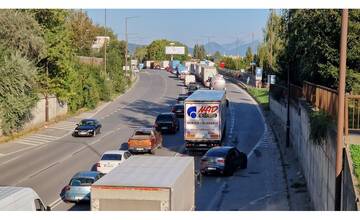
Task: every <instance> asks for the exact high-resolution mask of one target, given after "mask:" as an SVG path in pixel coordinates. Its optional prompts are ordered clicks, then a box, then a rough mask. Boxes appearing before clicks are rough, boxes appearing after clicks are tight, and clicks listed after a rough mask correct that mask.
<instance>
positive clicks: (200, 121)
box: [184, 89, 228, 151]
mask: <svg viewBox="0 0 360 220" xmlns="http://www.w3.org/2000/svg"><path fill="white" fill-rule="evenodd" d="M184 105H185V110H184V112H185V117H184V139H185V146H186V149H187V150H189V151H191V150H206V149H209V148H211V147H214V146H220V145H221V142H222V139H223V137H224V133H225V126H226V117H227V109H228V101H227V99H226V93H225V91H224V90H203V89H200V90H196V91H195V92H194V93H193V94H192V95H190V96H189V97H188V98H187V99H186V100H185V102H184Z"/></svg>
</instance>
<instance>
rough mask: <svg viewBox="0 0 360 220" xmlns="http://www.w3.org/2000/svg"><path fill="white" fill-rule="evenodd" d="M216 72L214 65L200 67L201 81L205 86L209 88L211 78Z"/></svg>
mask: <svg viewBox="0 0 360 220" xmlns="http://www.w3.org/2000/svg"><path fill="white" fill-rule="evenodd" d="M216 74H217V69H216V67H210V66H202V67H201V74H200V78H201V82H202V84H203V85H204V86H205V87H208V88H210V82H211V78H212V77H214V76H215V75H216Z"/></svg>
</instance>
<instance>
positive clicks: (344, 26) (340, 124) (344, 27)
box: [335, 9, 349, 211]
mask: <svg viewBox="0 0 360 220" xmlns="http://www.w3.org/2000/svg"><path fill="white" fill-rule="evenodd" d="M348 18H349V10H348V9H343V10H342V14H341V37H340V68H339V69H340V71H339V88H338V120H337V148H336V167H335V175H336V177H335V211H340V210H341V184H342V183H341V175H342V170H343V148H344V111H345V103H344V102H345V80H346V49H347V35H348V22H349V21H348Z"/></svg>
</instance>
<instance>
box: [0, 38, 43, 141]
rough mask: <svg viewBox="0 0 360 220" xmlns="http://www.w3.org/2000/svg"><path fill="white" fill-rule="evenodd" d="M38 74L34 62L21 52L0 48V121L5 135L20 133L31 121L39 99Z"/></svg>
mask: <svg viewBox="0 0 360 220" xmlns="http://www.w3.org/2000/svg"><path fill="white" fill-rule="evenodd" d="M36 72H37V70H36V68H35V66H34V65H33V63H32V62H31V61H29V60H27V59H26V58H24V57H22V56H21V55H20V53H17V52H10V51H9V50H7V49H5V46H3V45H1V46H0V76H1V77H0V118H1V129H2V131H3V133H4V134H5V135H8V134H11V133H13V132H15V131H18V130H19V129H21V128H22V126H23V124H24V123H25V122H26V121H28V120H29V119H31V108H32V107H34V106H35V104H36V102H37V100H38V97H37V94H36V91H35V89H34V88H35V81H34V78H35V74H36Z"/></svg>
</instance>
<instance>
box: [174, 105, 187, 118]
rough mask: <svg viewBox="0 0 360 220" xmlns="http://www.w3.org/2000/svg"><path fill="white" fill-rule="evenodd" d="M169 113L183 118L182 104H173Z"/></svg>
mask: <svg viewBox="0 0 360 220" xmlns="http://www.w3.org/2000/svg"><path fill="white" fill-rule="evenodd" d="M171 111H172V112H173V113H174V114H175V115H176V117H179V118H183V117H184V104H175V105H174V106H173V107H172V109H171Z"/></svg>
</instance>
